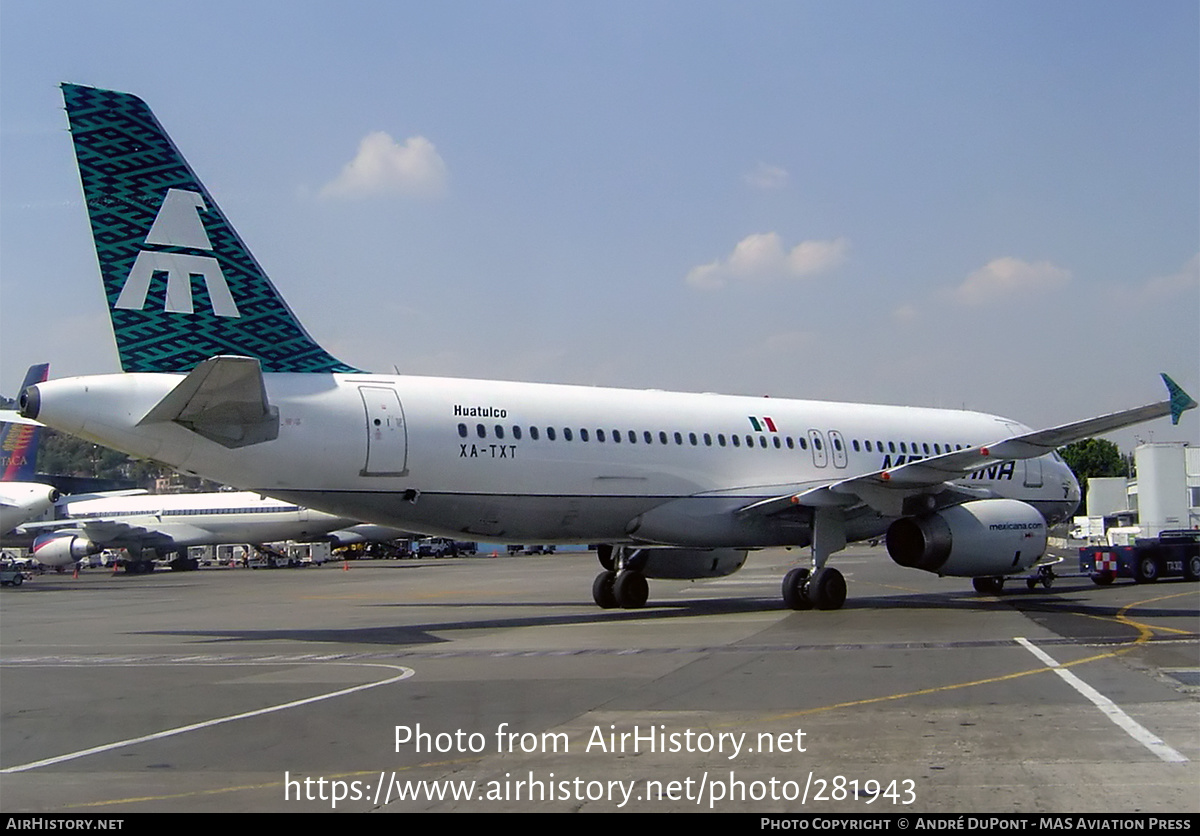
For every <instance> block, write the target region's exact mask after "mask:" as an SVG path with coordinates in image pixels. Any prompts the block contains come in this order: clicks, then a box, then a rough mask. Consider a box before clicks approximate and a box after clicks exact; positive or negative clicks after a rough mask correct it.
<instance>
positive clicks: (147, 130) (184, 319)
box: [62, 84, 357, 372]
mask: <svg viewBox="0 0 1200 836" xmlns="http://www.w3.org/2000/svg"><path fill="white" fill-rule="evenodd" d="M62 91H63V99H64V100H65V102H66V106H67V116H68V118H69V120H70V125H71V136H72V139H73V141H74V145H75V157H76V160H77V161H78V164H79V174H80V178H81V180H82V181H83V192H84V198H85V200H86V202H87V208H88V215H89V217H90V219H91V224H92V237H93V239H94V241H95V245H96V255H97V258H98V259H99V262H100V272H101V275H102V276H103V280H104V292H105V295H106V297H107V298H108V306H109V312H110V314H111V317H112V325H113V332H114V334H115V336H116V340H117V349H118V352H119V354H120V358H121V367H122V368H123V369H124V370H125V371H127V372H186V371H190V370H191V369H192V368H194V367H195V366H196V365H197V364H198V363H201V362H203V361H204V360H207V359H209V358H210V357H214V356H217V355H237V356H241V357H251V358H254V359H255V360H257V361H258V362H259V364H260V365H261V368H262V371H264V372H354V371H357V370H356V369H354V368H352V367H350V366H347V365H346V364H344V363H342V362H340V361H338V360H337V359H335V358H334V357H332V356H330V355H329V354H328V353H326V351H325V350H324V349H323V348H321V347H320V346H319V345H317V343H316V341H315V340H313V338H312V337H310V336H309V335H308V333H307V332H306V331H305V330H304V327H303V326H302V325H301V324H300V322H299V321H298V320H297V319H296V317H295V315H294V314H293V313H292V312H291V310H290V309H289V308H288V306H287V304H286V303H285V302H284V301H283V297H281V296H280V295H279V293H278V291H276V289H275V287H274V286H273V285H272V284H271V281H270V280H269V279H268V278H267V275H266V273H264V272H263V269H262V268H261V267H260V266H259V265H258V262H256V261H255V260H254V257H253V256H252V255H251V254H250V251H249V250H248V249H247V248H246V246H245V244H243V243H242V239H241V238H239V237H238V234H237V232H235V231H234V229H233V226H232V225H231V224H230V223H229V221H228V220H227V219H226V218H225V215H224V214H223V213H222V212H221V210H220V209H219V208H218V207H217V204H216V202H215V201H214V200H213V199H212V197H211V196H210V195H209V194H208V192H207V190H205V188H204V186H203V185H202V184H201V183H200V180H199V178H197V177H196V175H195V173H194V172H193V171H192V169H191V167H190V166H188V164H187V161H186V160H184V158H183V155H182V154H180V153H179V150H178V149H177V148H176V147H175V144H174V143H173V142H171V139H170V137H168V136H167V133H166V131H164V130H163V128H162V126H161V125H160V124H159V123H158V120H157V119H155V117H154V114H153V113H151V111H150V108H149V107H148V106H147V105H146V103H145V102H143V101H142V100H141V99H139V98H138V97H137V96H133V95H130V94H128V93H117V92H113V91H111V90H98V89H96V88H93V87H83V86H80V85H76V84H64V85H62ZM183 334H186V337H185V338H183V339H181V338H180V336H181V335H183Z"/></svg>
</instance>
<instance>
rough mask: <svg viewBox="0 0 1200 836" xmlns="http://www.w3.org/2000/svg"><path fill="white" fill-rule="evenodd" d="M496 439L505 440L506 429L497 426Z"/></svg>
mask: <svg viewBox="0 0 1200 836" xmlns="http://www.w3.org/2000/svg"><path fill="white" fill-rule="evenodd" d="M496 438H504V427H502V426H500V425H499V424H497V425H496Z"/></svg>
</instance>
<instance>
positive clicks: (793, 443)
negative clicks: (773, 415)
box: [787, 435, 796, 450]
mask: <svg viewBox="0 0 1200 836" xmlns="http://www.w3.org/2000/svg"><path fill="white" fill-rule="evenodd" d="M787 448H788V449H789V450H795V449H796V440H795V439H794V438H792V437H791V436H790V435H789V436H788V437H787Z"/></svg>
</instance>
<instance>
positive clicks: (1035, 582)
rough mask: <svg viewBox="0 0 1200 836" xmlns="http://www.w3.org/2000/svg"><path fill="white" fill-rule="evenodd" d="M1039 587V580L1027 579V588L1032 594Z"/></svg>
mask: <svg viewBox="0 0 1200 836" xmlns="http://www.w3.org/2000/svg"><path fill="white" fill-rule="evenodd" d="M1037 585H1038V579H1037V578H1026V579H1025V586H1026V587H1028V588H1029V591H1030V592H1033V590H1035V589H1037Z"/></svg>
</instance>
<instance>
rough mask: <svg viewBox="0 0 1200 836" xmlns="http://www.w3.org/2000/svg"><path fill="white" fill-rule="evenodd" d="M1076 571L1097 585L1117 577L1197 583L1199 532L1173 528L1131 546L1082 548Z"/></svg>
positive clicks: (1104, 584)
mask: <svg viewBox="0 0 1200 836" xmlns="http://www.w3.org/2000/svg"><path fill="white" fill-rule="evenodd" d="M1079 571H1080V572H1081V573H1083V574H1084V575H1087V576H1088V577H1090V578H1091V579H1092V582H1093V583H1095V584H1097V585H1098V586H1107V585H1108V584H1110V583H1112V582H1113V581H1114V580H1116V579H1117V578H1133V579H1134V580H1135V581H1137V582H1138V583H1154V582H1155V581H1157V580H1158V579H1159V578H1173V577H1182V578H1186V579H1187V580H1189V581H1196V580H1200V531H1196V530H1191V529H1186V528H1184V529H1175V530H1167V531H1163V532H1160V533H1159V535H1158V536H1157V537H1145V538H1141V537H1139V538H1138V539H1136V540H1134V543H1133V545H1131V546H1084V547H1083V548H1081V549H1080V550H1079Z"/></svg>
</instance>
